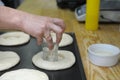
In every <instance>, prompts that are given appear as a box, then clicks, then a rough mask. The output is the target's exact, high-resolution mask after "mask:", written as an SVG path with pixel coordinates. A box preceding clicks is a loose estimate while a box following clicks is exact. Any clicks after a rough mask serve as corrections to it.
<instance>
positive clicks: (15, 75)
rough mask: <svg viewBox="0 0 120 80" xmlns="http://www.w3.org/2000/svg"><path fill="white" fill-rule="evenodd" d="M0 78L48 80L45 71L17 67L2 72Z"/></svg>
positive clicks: (9, 79)
mask: <svg viewBox="0 0 120 80" xmlns="http://www.w3.org/2000/svg"><path fill="white" fill-rule="evenodd" d="M0 80H49V78H48V76H47V74H46V73H44V72H41V71H38V70H34V69H18V70H14V71H10V72H6V73H4V74H3V75H2V76H1V77H0Z"/></svg>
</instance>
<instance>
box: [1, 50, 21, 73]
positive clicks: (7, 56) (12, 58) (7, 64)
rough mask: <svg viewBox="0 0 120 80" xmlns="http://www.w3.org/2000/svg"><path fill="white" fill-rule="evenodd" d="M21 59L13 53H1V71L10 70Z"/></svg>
mask: <svg viewBox="0 0 120 80" xmlns="http://www.w3.org/2000/svg"><path fill="white" fill-rule="evenodd" d="M19 61H20V57H19V56H18V54H17V53H15V52H13V51H0V71H3V70H6V69H9V68H11V67H13V66H15V65H16V64H17V63H19Z"/></svg>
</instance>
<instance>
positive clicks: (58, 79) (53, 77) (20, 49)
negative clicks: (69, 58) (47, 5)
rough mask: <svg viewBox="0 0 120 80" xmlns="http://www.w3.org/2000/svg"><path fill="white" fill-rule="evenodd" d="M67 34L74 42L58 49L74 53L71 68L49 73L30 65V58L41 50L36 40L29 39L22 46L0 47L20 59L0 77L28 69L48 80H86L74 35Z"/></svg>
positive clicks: (0, 73)
mask: <svg viewBox="0 0 120 80" xmlns="http://www.w3.org/2000/svg"><path fill="white" fill-rule="evenodd" d="M0 34H1V33H0ZM67 34H70V35H71V36H72V37H73V40H74V42H73V43H72V44H71V45H68V46H66V47H62V48H59V49H60V50H69V51H72V52H73V53H74V55H75V57H76V63H75V64H74V65H73V66H72V67H70V68H68V69H64V70H58V71H49V70H44V69H40V68H37V67H35V66H34V65H33V64H32V57H33V56H34V55H35V54H36V53H38V52H39V51H41V50H42V48H41V46H40V45H39V46H38V45H37V43H36V42H37V41H36V39H35V38H33V37H31V39H30V41H29V42H28V43H26V44H24V45H20V46H12V47H9V46H0V51H15V52H17V53H18V55H19V56H20V58H21V60H20V62H19V63H18V64H17V65H16V66H14V67H12V68H10V69H8V70H5V71H2V72H0V75H2V74H3V73H5V72H7V71H11V70H16V69H21V68H28V69H36V70H40V71H43V72H45V73H46V74H47V75H48V76H49V80H86V76H85V72H84V68H83V64H82V61H81V56H80V53H79V49H78V46H77V41H76V38H75V34H74V33H67Z"/></svg>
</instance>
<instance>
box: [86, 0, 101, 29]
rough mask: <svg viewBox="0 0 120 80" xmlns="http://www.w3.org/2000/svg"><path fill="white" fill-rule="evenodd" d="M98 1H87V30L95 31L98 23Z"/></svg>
mask: <svg viewBox="0 0 120 80" xmlns="http://www.w3.org/2000/svg"><path fill="white" fill-rule="evenodd" d="M99 8H100V0H87V9H86V22H85V27H86V29H87V30H97V29H98V22H99V10H100V9H99Z"/></svg>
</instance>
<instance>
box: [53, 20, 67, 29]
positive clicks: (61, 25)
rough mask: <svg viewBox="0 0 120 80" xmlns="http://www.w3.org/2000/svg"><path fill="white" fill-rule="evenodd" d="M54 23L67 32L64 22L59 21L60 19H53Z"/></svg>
mask: <svg viewBox="0 0 120 80" xmlns="http://www.w3.org/2000/svg"><path fill="white" fill-rule="evenodd" d="M52 22H53V23H54V24H56V25H58V26H59V27H61V28H62V29H63V30H65V23H64V21H63V20H61V19H58V18H53V19H52Z"/></svg>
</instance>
